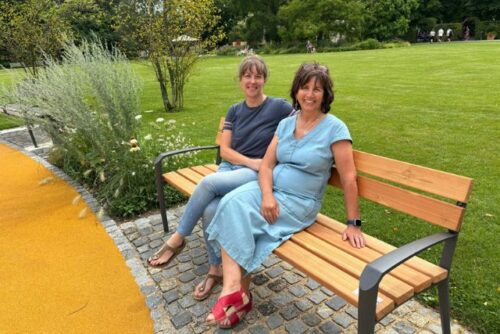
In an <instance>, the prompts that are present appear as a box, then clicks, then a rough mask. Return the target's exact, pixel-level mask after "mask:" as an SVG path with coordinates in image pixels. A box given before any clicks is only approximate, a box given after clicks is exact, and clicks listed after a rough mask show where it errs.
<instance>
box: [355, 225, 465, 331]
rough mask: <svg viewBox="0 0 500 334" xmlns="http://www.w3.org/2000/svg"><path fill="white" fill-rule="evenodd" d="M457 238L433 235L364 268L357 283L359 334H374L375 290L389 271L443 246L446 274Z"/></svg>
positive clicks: (399, 249) (382, 257)
mask: <svg viewBox="0 0 500 334" xmlns="http://www.w3.org/2000/svg"><path fill="white" fill-rule="evenodd" d="M457 237H458V233H456V232H454V231H448V232H442V233H437V234H433V235H430V236H428V237H425V238H422V239H419V240H416V241H413V242H411V243H409V244H406V245H404V246H402V247H400V248H398V249H395V250H393V251H391V252H389V253H387V254H385V255H383V256H381V257H379V258H378V259H376V260H374V261H372V262H371V263H369V264H368V265H366V267H365V269H364V270H363V272H362V273H361V277H360V281H359V299H358V307H359V308H358V312H359V314H358V333H363V334H368V333H370V334H371V333H373V332H374V328H375V311H376V302H377V293H378V287H379V284H380V281H381V280H382V278H383V277H384V276H385V275H386V274H387V273H388V272H389V271H391V270H392V269H394V268H395V267H397V266H398V265H400V264H401V263H403V262H405V261H406V260H408V259H409V258H411V257H413V256H415V255H417V254H419V253H421V252H422V251H424V250H426V249H428V248H430V247H432V246H434V245H436V244H438V243H441V242H445V247H444V249H443V254H442V259H441V263H440V265H441V267H443V268H445V269H448V270H449V268H450V266H451V258H452V257H453V252H454V250H455V247H454V246H455V244H456V240H457Z"/></svg>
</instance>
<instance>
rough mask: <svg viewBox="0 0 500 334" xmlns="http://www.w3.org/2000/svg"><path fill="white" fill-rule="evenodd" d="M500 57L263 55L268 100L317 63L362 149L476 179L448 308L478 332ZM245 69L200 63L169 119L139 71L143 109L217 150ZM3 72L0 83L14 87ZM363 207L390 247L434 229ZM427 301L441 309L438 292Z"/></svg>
mask: <svg viewBox="0 0 500 334" xmlns="http://www.w3.org/2000/svg"><path fill="white" fill-rule="evenodd" d="M499 55H500V43H499V42H470V43H439V44H438V43H435V44H433V45H430V44H426V45H416V46H412V47H408V48H399V49H382V50H371V51H356V52H345V53H326V54H314V55H311V54H297V55H279V56H265V59H266V61H267V63H268V65H269V67H270V77H269V80H268V84H267V86H266V93H267V94H268V95H273V96H283V97H288V91H289V88H290V84H291V79H292V77H293V75H294V71H295V70H296V69H297V67H298V65H299V64H300V63H302V62H304V61H312V60H316V61H319V62H321V63H323V64H327V65H328V66H329V67H330V70H331V72H332V75H333V77H334V81H335V92H336V101H335V103H334V105H333V108H332V111H331V112H332V113H333V114H335V115H337V116H338V117H340V118H341V119H343V120H344V121H345V122H346V123H347V125H348V126H349V128H350V130H351V134H352V136H353V138H354V145H355V148H356V149H359V150H363V151H367V152H370V153H374V154H379V155H383V156H387V157H391V158H395V159H399V160H403V161H407V162H410V163H415V164H421V165H425V166H428V167H431V168H436V169H440V170H444V171H447V172H451V173H456V174H460V175H465V176H469V177H472V178H474V180H475V181H474V182H475V185H474V189H473V192H472V196H471V199H470V203H469V207H468V210H467V214H466V216H465V221H464V224H463V228H462V233H461V234H460V240H459V242H458V246H457V251H456V254H455V257H454V263H453V268H452V274H451V286H452V288H451V294H452V297H451V301H452V312H453V317H454V318H457V319H458V320H459V321H460V322H462V323H463V324H465V325H468V326H470V327H472V328H473V329H475V330H477V331H479V332H481V333H494V332H497V330H498V328H500V320H499V319H500V316H499V312H498V310H500V298H499V297H500V275H499V274H498V263H499V262H500V261H499V260H500V256H499V255H500V247H499V246H498V243H499V241H500V240H499V237H498V235H499V223H498V222H499V220H498V217H499V216H500V212H499V207H500V206H499V203H500V191H499V189H498V184H499V183H498V180H499V179H500V178H499V176H500V156H499V152H500V150H499V149H500V147H499V146H500V145H499V139H500V94H498V87H500V75H499V73H500V58H499ZM240 60H241V58H237V57H207V58H204V59H202V60H201V61H200V63H199V65H198V66H197V69H196V73H195V74H194V75H193V76H192V77H191V79H190V81H189V83H188V85H187V87H186V92H185V110H184V111H182V112H178V113H171V114H165V113H164V112H163V111H162V104H161V99H160V94H159V88H158V84H157V83H156V80H155V77H154V73H153V71H152V68H151V67H150V66H149V65H148V64H147V63H144V62H135V63H134V67H135V69H136V70H137V72H138V73H139V74H140V75H141V77H142V78H143V80H144V93H143V99H142V110H143V111H145V110H154V112H153V113H145V114H144V118H145V119H155V118H156V117H164V118H166V119H176V120H177V124H178V125H179V126H180V129H181V130H182V132H183V133H184V134H185V135H187V136H188V137H190V138H191V140H192V142H193V143H194V144H212V143H213V140H214V136H215V130H216V127H217V124H218V120H219V117H221V116H224V115H225V113H226V111H227V109H228V107H229V106H230V105H231V104H232V103H235V102H237V101H239V100H240V99H241V98H242V95H241V93H240V90H239V86H238V80H237V66H238V63H239V61H240ZM2 72H4V71H0V83H1V82H5V80H7V79H6V75H5V72H4V73H2ZM0 122H1V120H0ZM143 124H147V122H144V123H143ZM144 131H147V129H145V130H144ZM324 203H325V204H324V208H323V211H324V212H325V213H327V214H329V215H331V216H333V217H336V218H337V219H339V220H341V221H343V220H344V212H343V207H342V205H341V199H340V196H339V193H336V192H335V193H334V192H333V191H330V192H328V193H327V197H326V199H325V202H324ZM361 204H362V216H363V218H364V220H365V221H366V222H367V223H366V227H365V228H364V230H365V231H366V232H368V233H370V234H372V235H375V236H379V237H381V238H383V239H384V240H386V241H388V242H391V243H393V244H396V245H398V244H402V243H405V242H407V241H409V240H414V239H416V238H418V237H420V236H423V235H426V234H428V233H432V232H433V231H435V230H436V229H433V228H429V227H428V226H427V225H428V224H424V223H422V222H419V221H416V220H411V219H408V218H407V217H405V216H403V215H401V214H398V213H396V212H391V211H386V210H384V209H380V208H376V207H374V206H373V205H371V204H370V203H366V202H362V203H361ZM396 226H398V228H397V229H395V227H396ZM439 251H440V248H439V249H438V248H437V247H436V248H434V249H432V250H431V251H428V252H426V253H424V254H423V256H424V257H425V258H427V259H429V260H432V261H436V259H437V257H438V255H439ZM423 299H424V300H425V301H426V302H428V303H429V304H431V305H433V306H435V305H436V295H435V293H434V291H430V292H429V293H427V294H425V295H424V297H423Z"/></svg>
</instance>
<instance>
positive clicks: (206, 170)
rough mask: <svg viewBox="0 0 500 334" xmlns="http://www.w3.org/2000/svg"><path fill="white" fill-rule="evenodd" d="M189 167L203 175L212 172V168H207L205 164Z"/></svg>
mask: <svg viewBox="0 0 500 334" xmlns="http://www.w3.org/2000/svg"><path fill="white" fill-rule="evenodd" d="M191 169H192V170H194V171H196V172H198V173H200V174H201V175H203V176H207V175H209V174H212V173H214V170H213V169H210V168H208V167H207V166H194V167H191Z"/></svg>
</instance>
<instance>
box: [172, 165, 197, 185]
mask: <svg viewBox="0 0 500 334" xmlns="http://www.w3.org/2000/svg"><path fill="white" fill-rule="evenodd" d="M177 173H178V174H180V175H182V176H184V177H185V178H186V179H188V180H189V181H191V182H193V183H194V184H198V183H199V182H200V181H201V179H203V175H202V174H200V173H198V172H196V171H195V170H194V169H191V168H183V169H179V170H177Z"/></svg>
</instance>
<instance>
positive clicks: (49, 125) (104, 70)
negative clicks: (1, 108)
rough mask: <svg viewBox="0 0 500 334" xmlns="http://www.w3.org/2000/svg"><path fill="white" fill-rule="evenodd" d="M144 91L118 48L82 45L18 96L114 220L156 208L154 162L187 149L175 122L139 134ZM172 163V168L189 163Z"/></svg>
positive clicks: (62, 161) (63, 162)
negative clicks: (141, 94)
mask: <svg viewBox="0 0 500 334" xmlns="http://www.w3.org/2000/svg"><path fill="white" fill-rule="evenodd" d="M141 87H142V84H141V82H140V81H139V79H138V76H137V75H136V74H135V73H134V72H133V71H132V67H131V66H130V64H129V63H128V61H127V60H126V58H125V56H123V55H122V54H121V53H120V52H119V51H118V50H116V49H114V50H112V51H111V52H110V51H107V50H106V49H105V48H104V47H103V46H101V44H100V43H98V42H92V43H89V42H83V43H82V44H81V46H79V47H77V46H75V45H74V44H72V43H68V44H66V45H65V48H64V51H63V57H62V62H61V63H57V62H56V61H55V60H53V59H47V66H46V68H45V69H44V70H43V71H42V72H41V73H40V74H39V76H38V77H37V78H34V77H29V78H27V79H26V80H24V81H22V82H21V83H19V84H18V86H17V87H16V89H15V90H14V92H13V95H14V98H15V100H16V101H17V102H18V103H20V104H21V105H22V106H23V110H24V112H25V114H26V117H27V118H28V119H30V120H31V121H33V122H35V123H38V124H40V125H41V126H42V127H43V128H44V129H45V130H46V131H47V132H48V133H49V134H50V136H51V138H52V140H53V142H54V149H53V152H52V153H51V158H52V161H53V162H54V163H56V164H58V165H59V166H61V167H62V168H63V169H64V170H65V171H66V172H67V173H68V174H69V175H70V176H72V177H74V178H76V179H77V180H79V181H81V182H83V183H85V184H86V185H88V186H89V187H90V188H91V189H92V190H94V193H95V194H96V195H97V197H98V199H99V200H100V202H101V204H103V205H104V206H105V208H107V209H108V212H109V213H110V214H112V215H116V216H124V217H126V216H131V215H133V214H137V213H140V212H143V211H145V210H147V209H149V208H151V207H153V206H155V205H156V195H155V194H156V191H155V185H154V170H153V159H154V158H155V157H156V156H157V155H158V154H159V153H160V152H164V151H168V150H173V149H177V148H180V147H184V146H187V145H188V144H189V143H187V141H186V139H185V138H184V137H183V136H182V133H180V132H179V133H177V132H176V130H175V121H173V120H172V121H169V122H167V121H165V120H163V119H157V120H156V122H152V123H151V124H149V130H148V133H146V134H141V133H140V132H139V129H140V123H141V115H140V114H139V110H140V109H139V94H140V92H141ZM33 106H37V108H36V111H35V109H33V108H32V107H33ZM185 158H186V157H184V158H182V159H185ZM187 158H189V156H187ZM167 163H168V165H167V168H170V169H174V168H177V167H178V166H179V165H180V164H183V163H184V160H181V158H178V159H170V160H169V161H168V162H167ZM177 198H179V196H177Z"/></svg>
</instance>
